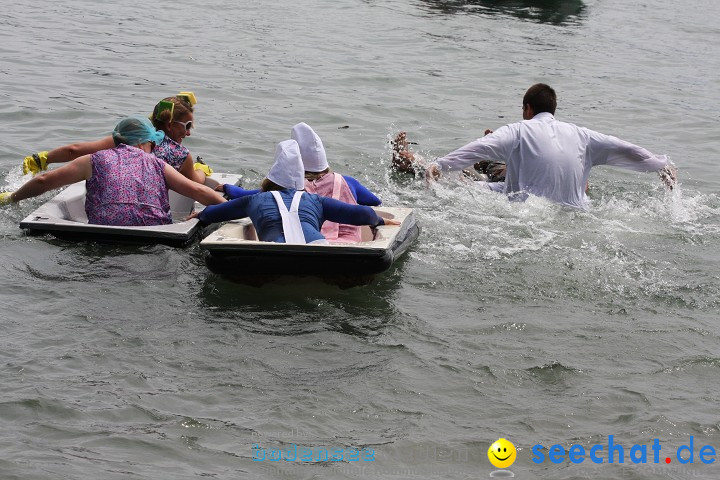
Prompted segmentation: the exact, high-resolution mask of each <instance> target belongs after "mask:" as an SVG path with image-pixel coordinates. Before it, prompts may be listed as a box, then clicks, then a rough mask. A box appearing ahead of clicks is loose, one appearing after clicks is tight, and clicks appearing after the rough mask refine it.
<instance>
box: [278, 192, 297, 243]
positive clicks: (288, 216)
mask: <svg viewBox="0 0 720 480" xmlns="http://www.w3.org/2000/svg"><path fill="white" fill-rule="evenodd" d="M270 193H272V196H273V197H275V203H277V206H278V210H279V211H280V218H282V225H283V234H284V235H285V243H290V244H296V245H304V244H305V234H303V231H302V225H300V216H299V215H298V207H299V206H300V198H301V197H302V194H303V192H302V191H297V192H295V195H294V196H293V199H292V203H291V204H290V210H289V211H288V209H287V207H286V206H285V202H283V199H282V196H281V195H280V192H278V191H275V190H272V191H270Z"/></svg>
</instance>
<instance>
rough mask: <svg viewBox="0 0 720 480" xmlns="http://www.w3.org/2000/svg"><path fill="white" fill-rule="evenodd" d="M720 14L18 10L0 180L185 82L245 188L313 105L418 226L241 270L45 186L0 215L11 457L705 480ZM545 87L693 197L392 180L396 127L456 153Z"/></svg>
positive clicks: (209, 467) (402, 7)
mask: <svg viewBox="0 0 720 480" xmlns="http://www.w3.org/2000/svg"><path fill="white" fill-rule="evenodd" d="M718 15H720V4H718V3H717V2H714V1H710V0H691V1H689V2H684V3H681V4H680V3H678V2H671V1H669V0H655V1H653V2H640V3H638V2H632V1H629V0H584V1H581V0H569V1H559V0H536V1H531V0H515V1H507V2H505V1H498V0H474V1H459V0H458V1H452V0H447V1H439V0H433V1H431V0H384V1H376V0H364V1H362V0H338V1H335V2H328V1H321V0H305V1H302V2H289V1H286V0H277V1H274V2H246V1H240V2H230V1H225V0H222V1H221V0H208V1H205V2H202V3H198V2H189V1H187V0H178V1H175V2H172V3H171V2H165V1H160V2H154V3H148V2H139V1H137V0H135V1H129V2H123V3H121V4H117V5H116V4H113V5H111V4H110V3H103V2H95V1H90V0H68V1H64V2H29V1H26V0H21V1H19V2H15V3H14V4H13V6H6V8H5V9H4V11H3V14H2V16H1V17H0V58H1V59H2V60H0V99H1V100H2V101H0V131H2V142H0V171H1V172H2V180H1V181H2V183H3V188H4V189H13V188H17V187H18V186H19V185H20V184H22V182H23V181H25V180H27V178H23V177H22V173H21V170H20V164H21V161H22V158H23V157H24V156H25V155H28V154H30V153H32V152H35V151H38V150H47V149H51V148H53V147H55V146H59V145H62V144H65V143H69V142H73V141H80V140H89V139H95V138H100V137H102V136H104V135H107V134H108V133H109V131H110V130H111V129H112V128H113V126H114V125H115V123H116V122H117V121H118V120H119V119H120V118H121V117H122V116H124V115H128V114H137V113H142V114H149V113H150V111H151V109H152V108H153V106H154V105H155V103H156V102H157V101H158V100H159V99H160V98H162V97H164V96H168V95H173V94H175V93H177V92H178V91H181V90H191V91H194V92H195V93H196V95H197V97H198V100H199V103H198V105H197V107H196V116H195V118H196V123H197V128H196V129H195V130H194V131H193V132H192V136H191V137H189V138H187V139H186V140H185V144H186V145H187V146H188V147H189V148H190V150H191V152H192V153H193V154H194V155H195V156H198V155H199V156H201V157H203V158H204V159H205V161H206V162H207V163H208V164H210V165H211V166H212V167H213V168H214V169H215V170H216V171H225V172H235V173H242V174H243V175H244V176H245V180H246V183H245V185H246V186H248V185H250V186H252V185H255V184H257V182H259V181H260V180H261V179H262V177H263V174H264V173H265V172H266V171H267V169H268V168H269V166H270V164H271V162H272V156H273V152H274V146H275V144H276V143H277V142H279V141H281V140H284V139H286V138H288V137H289V135H290V127H291V126H292V125H293V124H295V123H297V122H300V121H305V122H307V123H308V124H310V125H312V126H313V127H314V128H315V130H316V131H317V132H318V133H319V134H320V136H321V137H322V138H323V141H324V144H325V147H326V149H327V153H328V158H329V161H330V164H331V166H332V167H333V168H334V169H336V170H338V171H341V172H343V173H346V174H348V175H352V176H355V177H356V178H358V179H359V180H361V182H363V183H364V184H365V185H366V186H368V187H369V188H370V189H371V190H373V191H375V192H376V193H378V195H379V196H380V197H381V198H383V200H384V203H385V204H386V205H400V206H409V207H413V208H415V209H416V213H417V215H418V218H419V221H420V223H421V225H422V229H423V230H422V233H421V235H420V238H419V239H418V241H417V242H416V243H415V245H414V246H413V248H412V249H411V250H410V251H409V252H408V253H407V255H406V256H405V257H404V258H403V259H402V260H401V261H399V262H397V263H396V264H395V265H394V266H393V267H392V268H391V269H390V270H389V271H388V272H386V273H385V274H384V275H382V276H380V277H378V278H377V279H376V280H375V281H374V282H373V283H372V284H370V285H367V286H363V287H356V288H351V289H345V290H341V289H338V288H336V287H331V286H324V285H322V284H315V283H312V282H307V281H302V282H298V283H297V284H270V285H265V286H264V287H262V288H257V287H252V286H245V285H241V284H238V283H233V282H231V281H228V280H225V279H223V278H221V277H218V276H216V275H214V274H212V273H210V272H209V271H208V269H207V268H206V266H205V263H204V259H203V252H202V251H201V250H200V249H199V247H198V246H197V245H193V246H190V247H189V248H187V249H173V248H169V247H163V246H150V247H127V246H108V245H99V244H94V243H71V242H67V241H62V240H57V239H54V238H52V237H49V236H40V237H31V236H26V235H24V234H23V232H22V231H21V230H20V229H19V227H18V224H19V222H20V220H22V218H24V216H26V215H27V214H28V213H29V212H31V211H32V210H33V209H34V208H36V207H37V206H39V205H40V204H41V203H42V202H44V201H46V200H47V199H48V198H50V196H51V195H50V194H46V195H44V196H42V197H40V198H36V199H32V200H28V201H25V202H22V203H21V204H19V205H13V206H6V207H1V208H0V213H1V215H0V232H1V234H2V236H1V239H0V242H1V243H2V250H0V251H1V252H2V253H0V255H1V256H2V273H1V275H2V279H3V281H2V286H3V288H2V290H0V308H1V309H2V313H1V314H0V319H1V320H0V332H2V334H1V335H0V345H1V347H0V385H1V387H0V392H1V394H0V430H1V431H2V432H3V435H2V436H1V438H0V478H2V479H22V480H34V479H88V480H89V479H121V478H122V479H125V478H153V479H191V478H201V477H209V478H217V479H238V478H252V479H271V478H283V479H285V478H287V479H310V478H318V479H319V478H328V479H349V478H353V479H367V478H374V479H395V478H424V479H471V478H473V479H474V478H490V475H491V474H492V473H493V472H494V471H496V470H497V468H495V467H494V466H493V465H491V464H490V462H489V460H488V456H487V451H488V448H489V447H490V445H491V444H492V443H493V442H494V441H495V440H497V439H498V438H500V437H504V438H507V439H508V440H510V441H511V442H512V443H513V444H514V445H515V446H516V447H517V450H518V452H517V459H516V461H515V463H514V464H512V466H510V467H509V470H510V471H512V472H513V473H514V475H515V477H516V478H549V479H575V478H589V477H592V478H627V479H657V478H672V479H686V478H718V475H720V473H719V472H720V464H719V463H720V462H719V461H718V459H717V457H716V456H715V455H714V453H713V455H711V454H710V450H711V449H715V450H717V449H719V448H720V440H719V436H720V416H719V410H718V405H719V402H720V386H719V385H720V342H719V340H720V338H719V335H718V328H717V325H716V322H717V321H718V315H717V311H718V307H719V303H720V301H719V300H720V278H719V273H720V253H719V252H720V228H718V219H719V218H720V197H719V196H718V193H717V185H718V184H717V170H716V166H715V163H716V162H717V159H718V158H719V157H720V138H719V137H718V133H717V121H718V113H717V112H718V109H717V103H718V98H720V86H719V85H720V83H718V81H717V75H718V72H720V59H719V56H718V55H717V44H718V38H720V27H718V24H717V21H716V18H717V16H718ZM540 81H542V82H546V83H549V84H550V85H552V86H553V87H554V88H555V89H556V90H557V92H558V96H559V107H558V111H557V117H558V118H559V119H561V120H566V121H570V122H574V123H577V124H579V125H583V126H586V127H589V128H592V129H595V130H598V131H601V132H604V133H609V134H613V135H617V136H619V137H621V138H624V139H626V140H629V141H631V142H633V143H636V144H639V145H642V146H644V147H646V148H648V149H649V150H651V151H653V152H655V153H664V154H668V155H669V156H670V157H671V158H672V159H673V161H674V162H675V164H676V165H677V167H678V168H679V172H680V173H679V178H680V186H679V188H677V189H676V190H675V191H673V192H671V193H670V192H666V191H665V190H664V189H663V188H662V187H661V185H660V183H659V181H658V179H657V176H656V175H655V174H639V173H633V172H627V171H621V170H617V169H610V168H598V169H595V170H594V171H593V173H592V175H591V179H590V183H591V200H592V205H591V208H590V209H589V210H588V211H572V210H568V209H565V208H561V207H558V206H555V205H551V204H549V203H547V202H545V201H542V200H539V199H533V200H530V201H528V202H526V203H509V202H507V201H506V200H505V199H504V198H503V197H501V196H499V195H495V194H492V193H490V192H484V191H481V190H478V189H476V188H474V187H473V186H472V185H469V184H467V183H464V182H462V181H460V180H458V179H445V180H443V181H442V182H440V183H438V184H436V185H433V186H431V187H429V188H428V187H427V186H426V185H425V183H424V181H422V180H420V179H409V178H405V177H402V176H398V175H394V174H390V173H389V172H388V164H389V145H388V140H389V139H390V138H391V136H392V135H393V134H394V133H396V132H397V131H399V130H406V131H407V132H408V136H409V137H410V139H411V140H412V141H414V142H416V143H417V144H416V145H414V147H415V148H416V149H417V150H418V151H419V152H421V153H423V154H425V155H427V156H433V155H443V154H445V153H447V152H449V151H451V150H453V149H454V148H456V147H459V146H461V145H463V144H465V143H467V142H468V141H470V140H473V139H474V138H476V137H478V136H480V135H482V132H483V130H484V129H485V128H497V127H499V126H501V125H503V124H505V123H509V122H514V121H518V120H519V119H520V118H521V110H520V107H521V103H522V102H521V100H522V95H523V93H524V92H525V90H526V89H527V87H528V86H530V85H531V84H533V83H536V82H540ZM239 273H241V272H239ZM610 436H612V439H611V438H610ZM655 440H657V446H660V447H661V449H660V450H657V455H655V452H656V451H655V450H653V444H654V442H655ZM691 441H692V442H693V445H692V450H693V457H692V458H690V457H688V451H687V450H684V449H682V448H681V447H682V446H683V445H687V446H689V445H690V442H691ZM576 444H577V445H580V446H582V448H583V451H584V452H585V455H584V456H579V454H578V453H577V452H579V451H580V450H579V448H580V447H577V448H575V450H574V452H576V454H575V456H573V457H572V458H571V456H569V455H568V454H567V453H565V455H564V456H563V455H560V453H562V452H560V449H561V448H562V450H563V451H567V450H569V449H570V448H571V447H572V446H573V445H576ZM610 444H613V445H615V447H617V446H618V445H621V446H622V447H623V448H624V450H623V452H622V455H623V460H624V462H623V463H620V455H621V453H620V452H619V450H618V448H615V449H614V450H612V451H613V452H614V453H613V455H614V457H613V462H610V456H609V452H608V450H611V449H610V448H609V447H610V446H611V445H610ZM536 445H540V446H539V447H536ZM553 445H560V447H555V448H553V449H551V447H552V446H553ZM595 445H600V446H601V447H602V450H597V449H596V450H594V452H595V453H596V457H597V458H600V459H601V460H602V462H603V463H595V462H594V461H593V459H592V458H591V456H590V450H591V448H592V447H593V446H595ZM635 445H637V447H633V446H635ZM643 445H644V446H645V450H643V447H642V446H643ZM293 446H294V447H293ZM657 446H656V448H657ZM254 447H255V448H254ZM293 448H295V449H305V450H306V451H310V452H311V456H312V460H311V461H299V459H298V458H295V460H292V458H294V457H292V454H293V452H297V450H293ZM703 448H704V450H703ZM533 449H535V452H536V453H533ZM678 449H680V452H681V455H680V459H678V456H677V452H678ZM715 450H713V452H714V451H715ZM323 451H325V452H329V455H330V457H329V458H328V459H327V460H326V459H325V457H323V456H322V452H323ZM643 451H644V452H645V455H643ZM353 452H354V453H353ZM371 452H372V453H371ZM537 452H539V454H538V453H537ZM631 452H632V453H631ZM279 454H282V459H281V460H277V461H273V460H271V459H270V458H271V457H272V456H273V455H275V458H277V457H278V455H279ZM540 454H541V455H542V457H543V458H544V461H542V462H541V463H537V460H539V457H540ZM550 454H552V455H553V458H554V459H556V460H557V461H558V463H554V462H553V461H551V459H550V458H549V457H550ZM261 455H266V457H265V460H262V461H260V460H259V458H260V456H261ZM296 455H297V453H296ZM333 455H334V457H333ZM338 455H342V457H343V460H342V461H338V460H335V459H334V458H338ZM353 455H356V457H354V456H353ZM288 456H290V458H291V460H287V458H288ZM318 457H319V459H318ZM643 458H645V459H646V460H647V463H636V461H637V462H640V461H641V460H642V459H643ZM666 458H669V459H670V464H666V460H665V459H666ZM580 460H582V462H580ZM681 460H682V461H687V462H688V463H686V464H683V463H682V462H681ZM690 460H692V462H690ZM710 460H714V462H713V463H706V462H709V461H710Z"/></svg>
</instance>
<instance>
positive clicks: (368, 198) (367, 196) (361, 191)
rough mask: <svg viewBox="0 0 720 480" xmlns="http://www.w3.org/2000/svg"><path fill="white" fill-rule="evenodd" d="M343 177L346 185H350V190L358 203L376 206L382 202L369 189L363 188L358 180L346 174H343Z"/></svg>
mask: <svg viewBox="0 0 720 480" xmlns="http://www.w3.org/2000/svg"><path fill="white" fill-rule="evenodd" d="M343 178H344V179H345V182H346V183H347V184H348V187H350V191H351V192H352V194H353V197H355V201H356V202H357V203H358V204H359V205H370V206H372V207H377V206H378V205H380V204H381V203H382V201H381V200H380V199H379V198H378V197H376V196H375V194H373V193H372V192H371V191H370V190H368V189H367V188H365V187H364V186H363V185H362V184H361V183H360V182H358V181H357V180H356V179H354V178H353V177H349V176H347V175H343Z"/></svg>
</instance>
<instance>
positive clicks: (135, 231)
mask: <svg viewBox="0 0 720 480" xmlns="http://www.w3.org/2000/svg"><path fill="white" fill-rule="evenodd" d="M240 179H241V176H239V175H231V174H222V173H221V174H217V173H216V174H213V176H212V177H208V179H207V181H206V184H207V185H208V186H209V187H211V188H213V187H214V186H215V185H218V184H219V183H232V184H238V183H239V182H240ZM169 196H170V210H171V212H172V217H173V223H172V224H169V225H155V226H147V227H120V226H112V225H93V224H89V223H88V219H87V215H86V214H85V182H78V183H74V184H72V185H69V186H68V187H67V188H65V189H64V190H63V191H62V192H60V193H58V194H57V195H56V196H55V197H53V198H52V199H50V200H49V201H47V202H45V203H44V204H43V205H41V206H40V207H38V208H37V209H36V210H35V211H33V212H32V213H31V214H30V215H28V216H27V217H25V219H23V220H22V221H21V222H20V228H22V229H24V230H26V231H27V232H28V233H29V234H31V235H43V234H52V235H54V236H56V237H58V238H62V239H65V240H72V241H97V242H104V243H123V244H124V243H130V244H161V245H169V246H174V247H182V246H186V245H187V244H189V243H191V242H192V241H193V240H194V239H195V237H196V236H197V235H198V233H199V232H200V231H201V229H202V226H201V224H200V222H199V221H198V220H197V219H191V220H185V217H187V216H188V215H190V213H191V212H192V211H193V210H194V209H195V208H200V207H201V205H199V204H196V202H194V201H193V200H192V199H191V198H188V197H184V196H182V195H179V194H178V193H176V192H173V191H170V192H169Z"/></svg>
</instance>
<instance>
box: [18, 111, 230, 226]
mask: <svg viewBox="0 0 720 480" xmlns="http://www.w3.org/2000/svg"><path fill="white" fill-rule="evenodd" d="M112 138H113V143H114V144H115V145H116V146H115V147H114V148H111V149H106V150H101V151H99V152H96V153H94V154H91V155H83V156H82V157H80V158H76V159H75V160H73V161H72V162H70V163H68V164H67V165H64V166H62V167H60V168H57V169H54V170H52V171H50V172H48V173H46V174H44V175H39V176H37V177H34V178H33V179H32V180H30V181H29V182H27V183H26V184H25V185H23V186H22V187H20V189H19V190H18V191H17V192H14V193H13V194H12V195H10V200H11V201H13V202H17V201H20V200H23V199H25V198H30V197H35V196H37V195H40V194H42V193H45V192H47V191H49V190H53V189H55V188H59V187H62V186H64V185H69V184H71V183H75V182H80V181H82V180H86V188H87V194H86V197H85V212H86V213H87V216H88V221H89V223H93V224H100V225H122V226H139V225H163V224H167V223H172V218H171V216H170V204H169V202H168V188H171V189H173V190H175V191H177V192H178V193H180V194H181V195H185V196H187V197H190V198H192V199H194V200H196V201H198V202H200V203H202V204H203V205H215V204H218V203H223V202H225V199H224V198H223V197H222V196H221V195H220V194H219V193H217V192H215V191H214V190H212V189H210V188H208V187H206V186H205V185H200V184H199V183H196V182H193V181H190V180H188V179H187V178H185V177H184V176H182V175H181V174H180V173H178V172H177V171H176V170H175V169H174V168H172V167H171V166H170V165H168V164H167V163H166V162H164V161H163V160H160V159H158V158H157V157H155V156H154V155H152V154H151V153H150V152H151V151H152V149H153V147H154V146H155V145H157V144H160V143H162V141H163V139H164V138H165V134H164V133H163V132H160V131H157V130H155V127H154V126H153V125H152V124H151V123H150V121H149V120H148V119H147V118H143V117H128V118H125V119H123V120H121V121H120V123H118V124H117V126H116V127H115V131H114V132H113V135H112Z"/></svg>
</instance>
